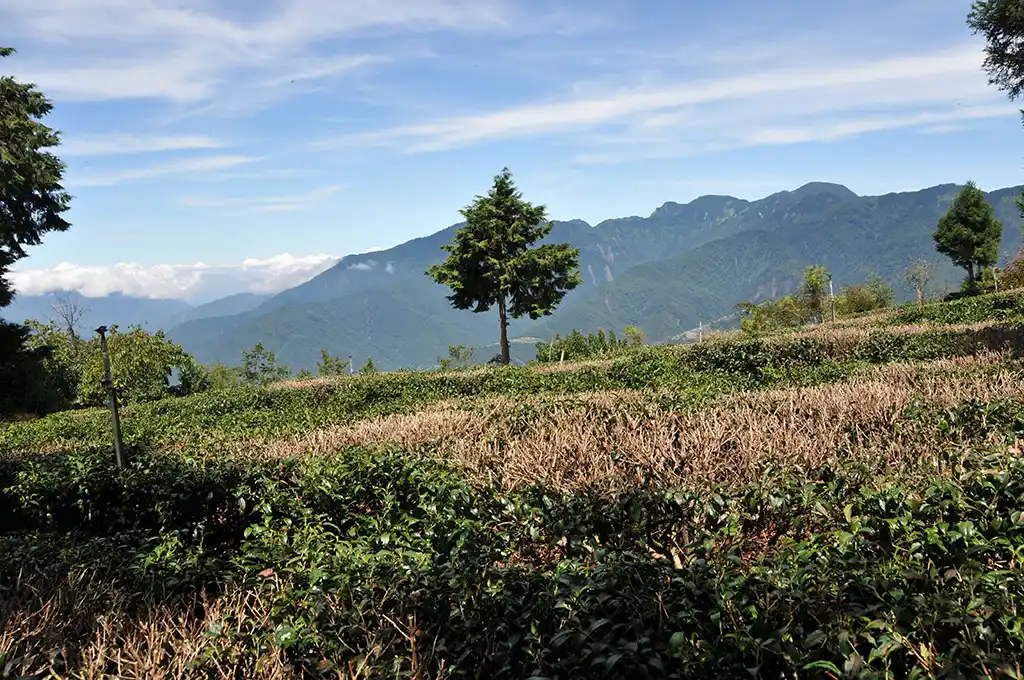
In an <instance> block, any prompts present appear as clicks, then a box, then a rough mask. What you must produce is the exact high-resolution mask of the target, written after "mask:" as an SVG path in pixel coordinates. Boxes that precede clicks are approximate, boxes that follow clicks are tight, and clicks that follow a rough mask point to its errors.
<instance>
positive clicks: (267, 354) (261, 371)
mask: <svg viewBox="0 0 1024 680" xmlns="http://www.w3.org/2000/svg"><path fill="white" fill-rule="evenodd" d="M291 374H292V372H291V370H289V368H288V367H287V366H279V365H278V363H277V357H276V356H275V355H274V353H273V352H271V351H270V350H268V349H266V348H265V347H263V343H262V342H258V343H256V346H255V347H253V348H252V349H251V350H242V379H243V380H244V381H245V382H247V383H249V384H250V385H268V384H270V383H272V382H277V381H278V380H286V379H287V378H288V377H290V376H291Z"/></svg>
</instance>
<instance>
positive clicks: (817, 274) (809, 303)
mask: <svg viewBox="0 0 1024 680" xmlns="http://www.w3.org/2000/svg"><path fill="white" fill-rule="evenodd" d="M831 278H832V277H831V276H830V275H829V273H828V270H827V269H825V268H824V267H822V266H820V265H817V266H814V267H807V268H806V269H805V270H804V280H803V283H801V284H800V291H799V293H798V294H797V298H798V299H799V301H800V302H801V303H803V305H804V307H805V308H806V309H807V313H808V314H809V315H810V316H811V318H812V319H814V320H815V321H817V322H818V323H821V321H822V319H824V318H825V310H826V309H828V306H829V299H828V282H829V280H830V279H831Z"/></svg>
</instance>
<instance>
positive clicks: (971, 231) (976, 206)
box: [934, 182, 1003, 285]
mask: <svg viewBox="0 0 1024 680" xmlns="http://www.w3.org/2000/svg"><path fill="white" fill-rule="evenodd" d="M1002 236H1003V225H1002V223H1000V222H999V220H997V219H996V218H995V214H994V212H993V210H992V206H991V205H989V204H988V202H987V201H986V200H985V194H984V193H982V191H981V189H979V188H978V187H977V185H975V184H974V182H967V184H966V186H964V188H963V189H962V190H961V191H960V193H958V194H957V196H956V198H954V199H953V204H952V205H951V206H950V208H949V211H948V212H946V214H945V215H943V216H942V218H941V219H940V220H939V225H938V227H937V228H936V230H935V234H934V239H935V249H936V250H938V251H939V252H940V253H942V254H943V255H946V256H947V257H949V259H950V260H951V261H952V262H953V264H955V265H956V266H958V267H962V268H963V269H964V270H965V271H966V272H967V279H966V280H967V282H968V283H970V284H971V285H973V282H974V281H976V280H979V279H980V277H981V273H982V270H983V269H984V268H985V267H991V266H992V265H994V264H995V263H996V260H997V259H998V257H999V244H1000V243H1001V241H1002Z"/></svg>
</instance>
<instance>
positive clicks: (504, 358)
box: [498, 295, 511, 366]
mask: <svg viewBox="0 0 1024 680" xmlns="http://www.w3.org/2000/svg"><path fill="white" fill-rule="evenodd" d="M498 318H499V319H500V321H501V365H502V366H508V364H509V361H511V357H510V356H509V351H508V309H507V307H506V302H505V296H504V295H502V296H501V299H500V300H498Z"/></svg>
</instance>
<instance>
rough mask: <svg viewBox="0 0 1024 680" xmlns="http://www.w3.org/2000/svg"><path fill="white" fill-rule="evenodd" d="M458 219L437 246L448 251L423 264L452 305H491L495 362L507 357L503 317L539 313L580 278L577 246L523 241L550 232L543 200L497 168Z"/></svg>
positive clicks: (483, 309)
mask: <svg viewBox="0 0 1024 680" xmlns="http://www.w3.org/2000/svg"><path fill="white" fill-rule="evenodd" d="M461 213H462V215H463V217H465V218H466V224H465V226H463V227H461V228H459V229H458V230H457V231H456V233H455V240H454V243H451V244H447V245H444V246H441V248H442V249H443V250H446V251H447V252H448V253H449V255H448V258H447V259H446V260H445V261H444V262H443V263H442V264H439V265H434V266H432V267H430V268H429V269H428V270H427V275H428V276H430V277H431V278H432V279H434V281H436V282H437V283H440V284H443V285H446V286H448V287H449V288H451V289H452V291H453V293H452V295H449V296H447V297H448V300H450V301H451V303H452V306H453V307H455V308H456V309H472V310H473V311H474V312H486V311H487V310H489V309H490V308H491V307H495V306H496V307H497V308H498V320H499V324H500V330H501V355H500V356H501V359H500V363H502V364H508V363H509V360H510V353H509V345H508V323H509V321H508V320H509V317H512V318H516V319H518V318H520V317H522V316H524V315H528V316H529V317H530V318H531V319H538V318H540V317H541V316H547V315H549V314H550V313H551V311H552V310H553V309H554V308H555V306H556V305H558V303H559V302H561V300H562V298H563V297H565V294H566V293H567V292H568V291H570V290H572V289H573V288H575V287H576V286H578V285H579V284H580V283H582V278H581V277H580V275H579V250H577V249H575V248H572V247H571V245H570V244H567V243H559V244H545V245H542V246H539V247H536V248H531V247H530V246H531V245H532V244H533V243H535V242H536V241H539V240H541V239H543V238H544V237H545V236H547V235H548V234H549V233H550V232H551V228H552V226H553V223H551V222H547V223H546V224H545V222H546V220H547V217H546V213H547V209H546V208H545V206H542V205H538V206H534V205H532V204H530V203H529V202H527V201H524V200H523V199H522V194H521V193H520V192H519V191H518V190H517V189H516V187H515V185H514V184H513V182H512V174H511V173H510V172H509V170H508V168H504V169H502V171H501V174H499V175H497V176H496V177H495V178H494V184H493V186H492V187H491V190H490V191H489V192H488V194H487V196H477V197H476V200H475V201H474V202H473V203H472V204H470V205H469V206H467V207H465V208H463V209H462V210H461Z"/></svg>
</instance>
